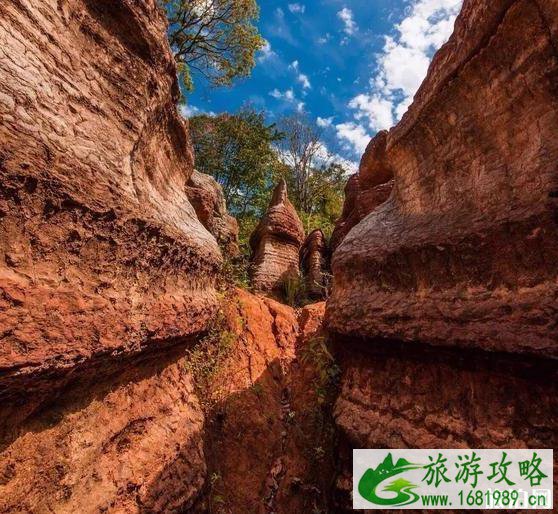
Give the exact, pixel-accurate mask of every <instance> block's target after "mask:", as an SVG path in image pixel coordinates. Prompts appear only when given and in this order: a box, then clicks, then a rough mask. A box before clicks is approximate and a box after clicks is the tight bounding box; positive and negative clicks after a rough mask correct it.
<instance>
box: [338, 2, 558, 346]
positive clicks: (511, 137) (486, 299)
mask: <svg viewBox="0 0 558 514" xmlns="http://www.w3.org/2000/svg"><path fill="white" fill-rule="evenodd" d="M557 31H558V2H557V1H556V0H552V1H545V2H542V1H531V0H515V1H512V0H495V1H491V2H487V1H484V0H465V2H464V5H463V11H462V13H461V15H460V17H459V18H458V20H457V22H456V28H455V33H454V34H453V36H452V38H451V39H450V41H449V42H448V43H447V44H446V45H445V46H444V47H443V48H442V49H441V50H440V51H439V52H438V54H437V55H436V56H435V58H434V60H433V63H432V65H431V67H430V70H429V73H428V76H427V78H426V80H425V82H424V84H423V85H422V87H421V88H420V90H419V92H418V93H417V95H416V97H415V101H414V103H413V105H412V106H411V107H410V109H409V112H408V113H407V114H406V115H405V116H404V117H403V120H402V121H401V122H400V123H399V124H398V125H397V126H396V127H395V128H394V129H392V130H391V131H390V132H389V134H384V133H381V134H379V135H378V136H377V138H376V139H375V140H374V141H373V142H372V143H371V145H370V146H369V148H368V150H367V153H366V155H365V156H364V158H363V163H362V165H361V168H360V171H359V176H358V182H359V184H361V185H359V187H360V188H363V187H364V186H363V185H364V184H366V185H370V186H372V187H378V186H377V185H378V184H382V183H385V180H388V179H389V178H390V177H391V176H392V175H393V180H394V186H393V192H392V193H391V195H390V196H389V199H388V200H387V201H385V202H384V203H382V204H381V205H379V206H378V207H377V208H375V210H374V211H373V212H372V213H370V214H368V216H366V217H365V218H364V219H363V220H362V221H361V222H360V223H358V224H357V225H356V226H355V227H354V228H353V229H352V230H351V231H350V232H349V233H348V235H347V236H346V237H345V239H344V240H343V242H342V244H341V245H340V246H339V247H338V249H337V251H336V253H335V255H334V258H333V275H334V285H333V295H332V298H331V300H330V301H329V302H328V316H327V317H328V320H329V327H330V328H331V330H333V331H335V332H339V333H343V334H348V335H353V336H359V337H367V338H374V337H382V338H392V339H399V340H405V341H412V342H417V341H421V342H427V343H430V344H437V345H455V346H459V347H477V348H482V349H484V350H498V351H506V352H521V353H532V354H538V355H546V356H552V357H556V356H557V354H558V345H557V341H558V325H557V324H556V312H557V309H558V302H557V301H556V298H557V295H558V285H557V284H558V281H557V270H556V266H554V262H555V261H556V259H557V258H558V244H557V240H558V239H557V237H556V236H557V215H556V213H557V212H558V203H557V202H558V193H557V191H558V174H557V170H556V165H555V163H556V162H557V159H558V141H557V139H556V137H555V134H556V131H557V129H558V109H557V106H558V91H557V89H556V77H557V76H558V61H557V51H556V48H557V47H558V39H557V37H558V35H557V34H558V32H557ZM356 180H357V179H353V185H354V181H356ZM357 189H358V187H357ZM354 197H355V195H354V194H353V196H352V199H351V198H349V201H348V203H349V204H350V203H351V202H354V203H356V207H359V202H360V200H359V199H360V196H359V195H356V199H355V198H354ZM349 207H350V205H349ZM348 210H351V209H348ZM364 210H365V211H366V210H368V208H365V209H364ZM357 218H358V217H357Z"/></svg>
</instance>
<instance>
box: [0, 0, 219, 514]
mask: <svg viewBox="0 0 558 514" xmlns="http://www.w3.org/2000/svg"><path fill="white" fill-rule="evenodd" d="M178 95H179V90H178V85H177V79H176V73H175V67H174V61H173V58H172V55H171V51H170V48H169V46H168V43H167V38H166V19H165V16H164V14H163V13H162V11H161V10H160V9H159V8H158V6H157V3H156V2H155V0H134V1H131V0H114V1H108V0H103V1H98V0H96V1H92V0H64V1H59V2H51V1H47V0H33V1H30V0H22V1H17V2H16V1H8V2H1V5H0V143H1V144H0V184H1V185H0V370H1V371H0V452H2V453H1V454H0V477H1V478H0V511H3V512H9V511H14V510H22V511H26V512H46V511H56V512H76V511H81V512H86V511H88V510H87V509H90V510H89V511H90V512H94V511H95V512H96V511H98V510H107V509H108V510H111V509H112V510H113V511H117V510H119V511H121V512H133V511H134V510H140V506H139V505H140V504H141V505H142V506H143V507H142V508H144V511H150V512H155V511H167V510H168V511H171V510H172V509H175V508H178V506H185V505H186V506H187V505H188V503H189V501H190V499H192V497H193V495H194V493H196V492H197V490H198V489H199V487H201V485H202V484H203V478H204V477H203V475H204V468H203V461H202V459H201V456H200V450H201V436H200V434H199V431H200V428H201V424H202V421H203V420H202V417H201V414H200V411H199V407H198V406H197V401H196V400H195V398H192V397H191V394H190V393H191V390H192V384H191V378H190V377H189V376H188V375H187V374H186V373H185V371H184V369H183V367H182V366H181V365H180V364H178V363H177V361H176V359H177V357H176V354H175V352H176V351H179V350H184V348H185V347H186V346H187V345H188V344H190V340H191V339H192V338H195V337H196V336H197V334H199V333H201V332H202V331H204V330H206V328H207V325H208V322H209V320H210V319H211V318H212V317H213V315H214V312H215V311H216V308H217V301H216V293H215V289H214V281H215V275H216V271H217V270H218V269H219V268H220V265H221V260H222V258H221V254H220V251H219V248H218V246H217V242H216V241H215V238H214V237H213V236H212V235H211V234H210V233H209V232H208V231H207V230H206V229H205V228H204V226H203V225H202V223H200V221H199V220H198V218H197V216H196V212H195V211H194V209H193V207H192V205H191V204H190V202H189V201H188V198H187V196H186V192H185V184H186V183H187V182H188V181H189V179H190V177H191V175H192V172H193V156H192V149H191V144H190V140H189V135H188V130H187V125H186V124H185V122H184V121H183V120H182V119H181V118H180V117H179V115H178V114H177V111H176V107H175V104H176V101H177V99H178ZM177 474H180V476H181V478H180V480H179V481H178V482H177V481H176V476H177ZM161 487H162V488H163V490H161V489H160V488H161ZM85 506H87V508H85ZM84 509H85V510H84Z"/></svg>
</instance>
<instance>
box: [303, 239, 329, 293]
mask: <svg viewBox="0 0 558 514" xmlns="http://www.w3.org/2000/svg"><path fill="white" fill-rule="evenodd" d="M300 267H301V270H302V274H303V277H304V282H305V294H306V295H307V296H308V298H310V299H314V300H319V299H323V298H325V297H326V296H327V290H328V285H329V248H328V244H327V240H326V237H325V235H324V233H323V232H322V231H321V230H320V229H316V230H313V231H312V232H310V234H308V236H307V237H306V239H305V241H304V244H303V245H302V248H301V249H300Z"/></svg>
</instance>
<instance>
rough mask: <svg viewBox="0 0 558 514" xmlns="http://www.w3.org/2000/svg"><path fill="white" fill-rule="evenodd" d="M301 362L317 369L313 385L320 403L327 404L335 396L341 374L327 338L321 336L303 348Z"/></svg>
mask: <svg viewBox="0 0 558 514" xmlns="http://www.w3.org/2000/svg"><path fill="white" fill-rule="evenodd" d="M301 360H302V362H303V363H311V364H312V365H313V367H314V368H315V370H316V378H315V380H314V384H313V385H314V388H315V391H316V395H317V396H318V402H319V403H321V404H324V403H326V402H327V401H328V398H330V397H331V396H332V395H333V393H334V391H335V389H336V387H337V383H338V381H339V376H340V373H341V370H340V368H339V366H338V365H337V363H336V362H335V358H334V357H333V355H332V354H331V352H330V350H329V341H328V340H327V338H325V337H323V336H320V337H315V338H314V339H312V340H310V341H309V342H308V345H307V346H305V347H304V348H303V351H302V358H301Z"/></svg>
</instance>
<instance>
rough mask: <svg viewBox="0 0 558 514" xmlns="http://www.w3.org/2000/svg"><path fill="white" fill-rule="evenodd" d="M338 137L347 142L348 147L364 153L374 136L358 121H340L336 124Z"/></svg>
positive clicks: (358, 152)
mask: <svg viewBox="0 0 558 514" xmlns="http://www.w3.org/2000/svg"><path fill="white" fill-rule="evenodd" d="M335 129H336V130H337V137H338V138H339V139H340V140H342V141H345V142H346V145H347V146H348V149H351V150H353V151H355V152H356V153H357V154H359V155H360V154H363V153H364V150H366V147H367V146H368V143H369V142H370V139H372V137H371V136H370V135H369V134H368V133H367V131H366V129H365V128H364V127H363V126H362V125H359V124H358V123H352V122H348V123H340V124H339V125H335Z"/></svg>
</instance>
